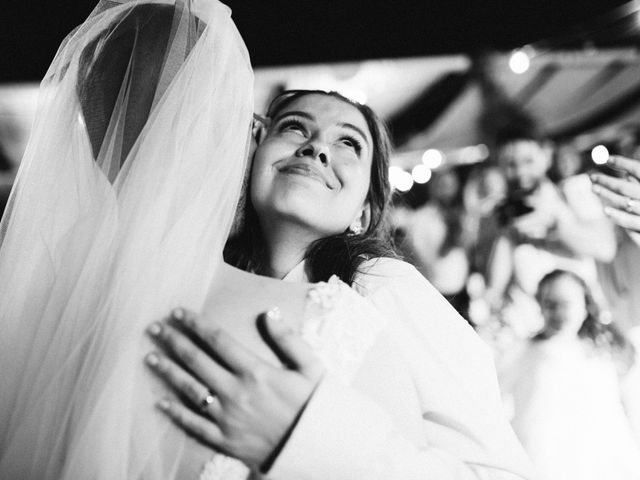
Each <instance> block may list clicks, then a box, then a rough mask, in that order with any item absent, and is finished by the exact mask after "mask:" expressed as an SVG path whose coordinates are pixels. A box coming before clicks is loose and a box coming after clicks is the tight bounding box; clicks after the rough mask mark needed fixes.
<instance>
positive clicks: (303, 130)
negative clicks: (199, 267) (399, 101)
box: [225, 90, 395, 284]
mask: <svg viewBox="0 0 640 480" xmlns="http://www.w3.org/2000/svg"><path fill="white" fill-rule="evenodd" d="M267 118H268V125H267V124H266V123H265V124H264V125H262V127H261V129H260V131H259V132H258V134H257V136H256V137H257V142H258V146H257V148H256V151H255V154H254V158H253V166H252V171H251V177H250V182H249V192H250V195H249V201H248V202H247V203H246V205H245V214H244V217H243V218H244V221H243V223H242V225H241V227H240V230H239V231H238V233H237V234H236V235H235V236H234V237H232V238H231V239H230V241H229V243H228V244H227V247H226V250H225V259H226V260H227V261H228V262H229V263H231V264H232V265H235V266H238V267H240V268H242V269H244V270H250V271H254V272H256V273H262V274H266V275H269V276H272V277H276V278H282V277H284V276H285V275H286V274H287V273H289V272H290V271H291V270H292V269H293V268H294V267H295V266H296V265H298V264H299V263H300V262H301V261H302V260H303V259H306V264H305V268H306V270H307V274H308V276H309V278H310V280H311V281H322V280H328V279H329V278H330V277H331V276H332V275H334V274H335V275H338V277H339V278H341V279H342V280H343V281H345V282H347V283H348V284H350V283H352V282H353V279H354V276H355V273H356V271H357V268H358V266H359V265H360V264H361V263H362V262H363V261H365V260H366V259H369V258H373V257H395V253H394V251H393V248H392V243H391V238H390V233H389V228H388V219H387V210H388V205H389V200H390V196H391V189H390V186H389V181H388V170H389V154H390V148H391V147H390V141H389V136H388V133H387V130H386V127H385V125H384V124H383V123H382V121H381V120H380V119H379V118H378V116H377V115H376V114H375V113H374V112H373V111H372V110H371V109H370V108H369V107H367V106H366V105H362V104H359V103H356V102H354V101H352V100H349V99H348V98H346V97H344V96H342V95H340V94H339V93H336V92H324V91H316V90H291V91H286V92H283V93H282V94H281V95H279V96H278V97H276V98H275V99H274V100H273V102H272V103H271V105H270V107H269V109H268V111H267Z"/></svg>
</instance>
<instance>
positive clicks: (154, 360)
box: [145, 353, 160, 367]
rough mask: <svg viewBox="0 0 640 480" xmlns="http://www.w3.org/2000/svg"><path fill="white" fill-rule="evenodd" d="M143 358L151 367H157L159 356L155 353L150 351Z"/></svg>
mask: <svg viewBox="0 0 640 480" xmlns="http://www.w3.org/2000/svg"><path fill="white" fill-rule="evenodd" d="M145 360H146V361H147V363H148V364H149V365H151V366H152V367H157V366H158V364H159V363H160V357H158V355H156V354H155V353H150V354H149V355H147V356H146V358H145Z"/></svg>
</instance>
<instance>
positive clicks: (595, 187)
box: [591, 185, 602, 193]
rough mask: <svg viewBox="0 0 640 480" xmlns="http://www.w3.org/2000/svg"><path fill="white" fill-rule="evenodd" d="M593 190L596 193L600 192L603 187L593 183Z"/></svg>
mask: <svg viewBox="0 0 640 480" xmlns="http://www.w3.org/2000/svg"><path fill="white" fill-rule="evenodd" d="M591 190H593V192H594V193H600V192H601V191H602V188H601V187H600V186H599V185H593V186H592V187H591Z"/></svg>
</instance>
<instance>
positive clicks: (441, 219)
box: [395, 168, 469, 318]
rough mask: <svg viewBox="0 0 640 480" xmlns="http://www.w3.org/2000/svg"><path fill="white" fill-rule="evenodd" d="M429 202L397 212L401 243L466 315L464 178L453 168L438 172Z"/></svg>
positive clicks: (441, 291) (407, 253) (432, 183)
mask: <svg viewBox="0 0 640 480" xmlns="http://www.w3.org/2000/svg"><path fill="white" fill-rule="evenodd" d="M428 186H429V201H427V203H426V204H424V205H422V206H420V207H418V208H417V209H415V210H408V209H404V210H402V212H403V214H402V215H396V216H395V217H396V220H397V223H398V225H397V226H399V227H400V228H401V229H402V232H403V238H402V241H401V242H400V243H399V246H400V248H401V250H402V251H403V253H404V254H405V255H406V257H407V259H408V260H409V261H410V262H411V263H413V264H414V265H415V267H416V268H417V269H418V271H419V272H420V273H421V274H422V275H423V276H424V277H425V278H427V279H428V280H429V281H430V282H431V283H432V284H433V285H434V286H435V287H436V289H437V290H438V291H439V292H440V293H441V294H442V295H443V296H444V297H445V298H446V299H447V300H448V301H449V303H451V305H452V306H453V307H454V308H455V309H456V310H457V311H458V312H459V313H460V314H461V315H462V316H464V317H465V318H466V317H467V305H468V297H467V294H466V290H465V286H466V280H467V277H468V275H469V261H468V259H467V255H466V252H465V249H464V246H463V238H462V234H463V230H462V219H463V217H464V215H463V206H462V200H461V193H462V188H461V179H460V176H459V174H458V172H457V171H456V170H455V169H453V168H451V169H446V170H439V171H437V172H435V173H434V176H433V178H432V180H431V181H430V182H429V184H428Z"/></svg>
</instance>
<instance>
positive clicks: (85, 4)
mask: <svg viewBox="0 0 640 480" xmlns="http://www.w3.org/2000/svg"><path fill="white" fill-rule="evenodd" d="M224 3H226V4H228V5H229V6H230V7H231V8H232V9H233V18H234V19H235V22H236V24H237V26H238V29H239V30H240V33H241V34H242V35H243V37H244V39H245V42H246V43H247V47H248V49H249V52H250V54H251V58H252V62H253V64H254V66H268V65H285V64H301V63H315V62H329V61H331V62H333V61H343V60H358V59H369V58H395V57H409V56H420V55H438V54H451V53H474V52H477V51H478V50H482V49H499V50H507V49H510V48H515V47H518V46H521V45H523V44H527V43H531V42H537V41H540V40H551V41H552V43H553V44H554V45H553V46H554V47H557V48H572V47H580V46H582V44H584V42H586V41H587V40H588V39H589V38H592V37H593V36H594V35H596V36H597V34H598V32H601V31H602V30H603V17H604V18H606V13H607V12H610V11H611V10H612V9H614V8H615V7H617V6H619V5H622V4H623V3H625V2H624V0H600V1H592V0H583V1H578V0H553V1H536V0H531V1H511V2H508V1H467V2H462V1H458V0H442V1H432V0H428V1H406V0H395V1H393V0H389V1H388V2H373V1H369V2H367V1H356V0H300V1H292V0H226V1H225V2H224ZM94 5H95V1H84V0H76V1H73V0H67V1H66V2H56V1H48V2H42V1H40V2H31V1H20V0H9V1H8V2H6V3H5V4H4V5H3V7H2V8H3V11H2V12H0V82H16V81H34V80H39V79H40V78H41V77H42V75H43V74H44V72H45V71H46V68H47V66H48V65H49V63H50V62H51V59H52V58H53V56H54V54H55V52H56V49H57V47H58V45H59V43H60V41H61V40H62V39H63V38H64V37H65V35H66V34H67V33H68V32H69V31H70V30H71V29H72V28H73V27H74V26H76V25H77V24H79V23H81V22H82V20H83V19H84V18H86V16H87V15H88V14H89V13H90V12H91V10H92V8H93V6H94ZM635 41H636V40H634V39H632V40H629V38H625V39H614V40H613V41H610V42H609V43H613V44H627V45H628V44H629V43H631V44H633V43H634V42H635Z"/></svg>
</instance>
